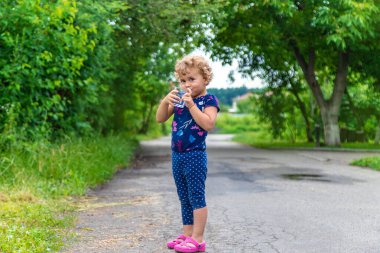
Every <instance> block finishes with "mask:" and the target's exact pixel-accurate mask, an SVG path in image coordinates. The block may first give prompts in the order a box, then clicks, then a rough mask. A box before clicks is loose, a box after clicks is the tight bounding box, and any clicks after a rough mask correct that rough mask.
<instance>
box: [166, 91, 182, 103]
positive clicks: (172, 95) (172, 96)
mask: <svg viewBox="0 0 380 253" xmlns="http://www.w3.org/2000/svg"><path fill="white" fill-rule="evenodd" d="M178 92H179V91H178V90H176V89H174V90H172V91H170V92H169V94H168V95H166V97H165V98H164V102H165V103H166V104H168V105H172V106H174V104H176V103H178V102H179V101H180V97H179V96H178V95H177V94H178Z"/></svg>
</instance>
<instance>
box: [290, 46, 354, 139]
mask: <svg viewBox="0 0 380 253" xmlns="http://www.w3.org/2000/svg"><path fill="white" fill-rule="evenodd" d="M289 45H290V47H291V48H292V49H293V52H294V55H295V57H296V59H297V62H298V63H299V64H300V66H301V69H302V72H303V74H304V76H305V79H306V82H307V84H308V85H309V87H310V89H311V91H312V92H313V95H314V97H315V99H316V101H317V104H318V106H319V108H320V109H321V115H322V121H323V126H324V134H325V144H326V145H327V146H340V133H339V125H338V118H339V109H340V105H341V103H342V97H343V93H344V90H345V89H346V86H347V74H348V59H349V57H348V56H349V53H348V51H345V52H339V61H338V66H337V71H336V76H335V80H334V89H333V93H332V95H331V97H330V99H328V100H325V99H324V96H323V92H322V89H321V87H320V85H319V83H318V80H317V78H316V76H315V69H314V64H315V50H314V48H310V49H309V58H308V62H307V61H306V60H305V58H304V56H303V55H302V53H301V50H300V49H299V48H298V45H297V43H296V41H294V40H291V41H289Z"/></svg>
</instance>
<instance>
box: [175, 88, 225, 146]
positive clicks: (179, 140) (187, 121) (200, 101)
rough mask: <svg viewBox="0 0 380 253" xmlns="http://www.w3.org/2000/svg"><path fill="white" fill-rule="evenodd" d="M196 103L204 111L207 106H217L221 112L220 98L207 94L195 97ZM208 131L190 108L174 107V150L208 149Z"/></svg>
mask: <svg viewBox="0 0 380 253" xmlns="http://www.w3.org/2000/svg"><path fill="white" fill-rule="evenodd" d="M193 101H194V103H195V105H196V106H197V107H198V108H199V109H200V110H201V111H202V112H203V111H204V109H205V108H206V107H209V106H215V107H216V108H217V110H218V112H219V110H220V108H219V102H218V99H217V98H216V97H215V96H214V95H211V94H206V95H204V96H200V97H197V98H194V99H193ZM206 136H207V131H206V130H204V129H203V128H202V127H200V126H199V125H198V124H197V123H196V122H195V120H194V119H193V117H192V116H191V114H190V111H189V109H188V108H187V107H186V106H185V107H184V108H179V107H174V119H173V123H172V150H173V151H175V152H188V151H192V150H201V151H204V150H206Z"/></svg>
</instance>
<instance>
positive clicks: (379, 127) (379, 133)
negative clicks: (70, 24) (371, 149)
mask: <svg viewBox="0 0 380 253" xmlns="http://www.w3.org/2000/svg"><path fill="white" fill-rule="evenodd" d="M379 141H380V117H379V118H378V119H377V130H376V137H375V144H376V145H379Z"/></svg>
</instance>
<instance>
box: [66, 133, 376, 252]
mask: <svg viewBox="0 0 380 253" xmlns="http://www.w3.org/2000/svg"><path fill="white" fill-rule="evenodd" d="M229 138H230V136H228V135H209V137H208V160H209V172H208V178H207V182H206V184H207V188H206V194H207V195H206V198H207V203H208V207H209V220H208V224H207V226H206V233H205V239H206V241H207V252H209V253H233V252H242V253H251V252H264V253H271V252H281V253H298V252H299V253H314V252H315V253H330V252H334V253H335V252H339V253H340V252H342V253H351V252H352V253H354V252H355V253H379V252H380V172H376V171H372V170H369V169H363V168H359V167H354V166H349V165H348V163H349V162H350V161H351V160H352V159H355V158H359V157H364V156H373V155H376V154H374V153H358V152H355V153H351V152H325V151H295V150H293V151H290V150H261V149H254V148H251V147H247V146H244V145H240V144H236V143H233V142H230V141H228V140H229ZM169 146H170V139H169V138H168V137H165V138H162V139H158V140H153V141H146V142H142V145H141V156H140V158H139V159H138V160H137V161H136V163H135V164H134V166H133V168H129V169H127V170H122V171H120V172H118V173H117V174H116V175H115V177H114V179H113V180H112V181H110V182H109V183H107V184H105V185H103V186H102V187H100V188H99V189H97V190H94V191H90V192H89V194H88V196H87V197H85V198H83V199H81V203H82V204H81V206H82V208H81V210H80V211H79V212H78V226H77V228H76V231H77V232H78V237H77V238H76V241H75V242H74V243H72V244H71V245H68V246H67V247H66V249H65V250H64V251H62V252H86V253H90V252H107V253H108V252H144V253H145V252H147V253H150V252H172V251H171V250H169V249H167V248H166V241H167V240H170V239H172V238H173V236H176V235H177V234H179V233H180V232H181V230H180V227H181V219H180V217H181V216H180V208H179V201H178V198H177V195H176V191H175V186H174V182H173V179H172V176H171V162H170V148H169ZM377 155H379V154H377Z"/></svg>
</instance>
